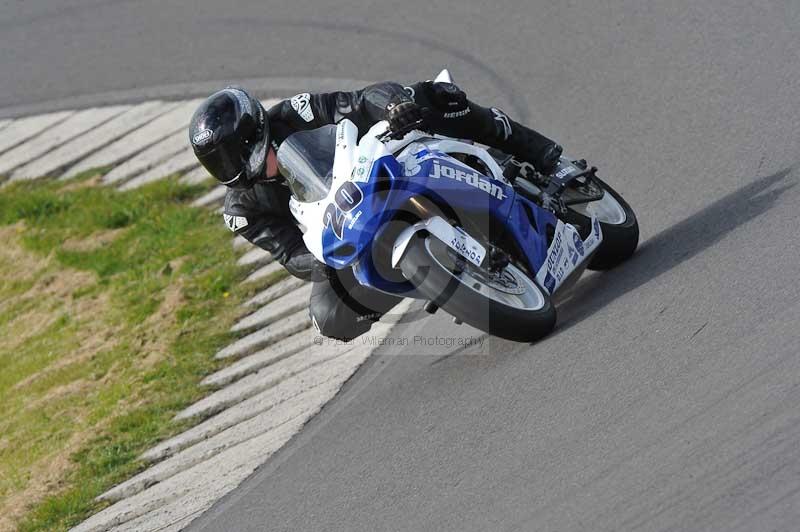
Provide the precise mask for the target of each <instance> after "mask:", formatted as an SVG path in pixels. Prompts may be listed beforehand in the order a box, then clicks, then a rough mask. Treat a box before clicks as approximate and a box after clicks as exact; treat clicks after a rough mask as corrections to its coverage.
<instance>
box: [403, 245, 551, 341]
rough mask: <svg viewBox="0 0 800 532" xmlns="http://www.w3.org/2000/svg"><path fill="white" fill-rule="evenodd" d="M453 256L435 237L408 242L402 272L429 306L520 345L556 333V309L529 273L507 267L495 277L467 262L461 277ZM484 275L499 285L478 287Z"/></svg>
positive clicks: (480, 285)
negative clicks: (430, 303)
mask: <svg viewBox="0 0 800 532" xmlns="http://www.w3.org/2000/svg"><path fill="white" fill-rule="evenodd" d="M443 250H445V253H443ZM453 255H455V253H454V252H452V251H451V250H450V248H448V247H447V246H446V245H445V244H444V243H443V242H441V241H440V240H438V239H437V238H435V237H433V236H430V235H428V234H426V233H418V234H417V235H415V236H414V237H413V238H412V240H411V241H410V242H409V244H408V247H407V249H406V252H405V255H404V256H403V259H402V260H401V261H400V264H399V265H398V267H399V268H400V269H401V270H402V272H403V276H404V277H406V279H408V280H409V281H410V282H411V283H412V284H413V285H414V286H415V287H416V288H417V290H418V291H419V292H420V293H421V294H423V295H424V296H425V297H426V298H428V299H429V300H430V301H433V302H434V303H435V304H436V305H438V306H439V307H441V308H442V309H443V310H445V311H446V312H448V313H449V314H451V315H452V316H454V317H455V318H457V319H459V320H461V321H463V322H465V323H468V324H470V325H472V326H473V327H476V328H478V329H480V330H482V331H485V332H488V333H489V334H492V335H494V336H499V337H501V338H505V339H507V340H513V341H516V342H533V341H535V340H538V339H540V338H542V337H544V336H546V335H547V334H548V333H550V331H552V330H553V328H554V327H555V324H556V309H555V307H554V306H553V304H552V302H551V301H550V296H549V294H547V292H546V291H544V290H543V289H541V288H540V287H539V286H538V285H537V284H536V282H535V281H534V280H532V279H530V278H529V277H528V276H527V274H525V273H524V272H522V271H521V270H519V269H518V268H516V267H515V266H513V265H509V266H508V267H507V268H506V269H505V270H504V272H503V274H502V275H498V276H495V277H492V276H494V275H495V274H491V273H490V272H488V271H487V270H485V269H482V268H479V267H476V266H474V265H472V264H469V263H468V264H467V265H466V267H465V268H464V270H463V272H462V273H457V271H458V269H459V267H458V266H457V262H458V260H457V259H456V258H455V257H453ZM481 276H486V277H487V278H497V281H491V282H490V283H488V284H487V283H479V282H476V278H480V277H481ZM493 284H494V285H493ZM476 285H478V286H479V288H478V289H476ZM506 291H510V292H506ZM534 291H535V292H536V293H534ZM512 292H519V294H517V293H512ZM498 299H505V300H506V301H500V300H498Z"/></svg>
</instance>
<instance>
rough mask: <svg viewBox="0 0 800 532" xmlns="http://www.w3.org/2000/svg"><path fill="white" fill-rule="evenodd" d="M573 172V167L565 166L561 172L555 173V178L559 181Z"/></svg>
mask: <svg viewBox="0 0 800 532" xmlns="http://www.w3.org/2000/svg"><path fill="white" fill-rule="evenodd" d="M573 171H575V167H574V166H566V167H564V168H562V169H561V170H559V171H558V172H556V178H558V179H561V178H562V177H564V176H567V175H569V174H571V173H572V172H573Z"/></svg>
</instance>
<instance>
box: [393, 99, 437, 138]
mask: <svg viewBox="0 0 800 532" xmlns="http://www.w3.org/2000/svg"><path fill="white" fill-rule="evenodd" d="M425 116H426V113H425V109H423V108H422V107H420V106H419V105H417V103H416V102H413V101H410V100H407V101H400V102H392V103H390V104H389V105H387V106H386V120H387V121H388V122H389V129H390V130H391V132H392V133H393V134H394V135H396V136H402V135H404V134H405V133H407V132H408V131H410V130H412V129H421V130H423V131H424V130H427V129H428V126H427V123H426V122H427V121H426V118H425Z"/></svg>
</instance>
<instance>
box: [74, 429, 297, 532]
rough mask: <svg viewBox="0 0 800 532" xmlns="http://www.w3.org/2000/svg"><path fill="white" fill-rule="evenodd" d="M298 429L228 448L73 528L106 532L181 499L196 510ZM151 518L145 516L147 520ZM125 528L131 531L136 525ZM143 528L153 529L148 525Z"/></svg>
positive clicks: (80, 531)
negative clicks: (197, 506)
mask: <svg viewBox="0 0 800 532" xmlns="http://www.w3.org/2000/svg"><path fill="white" fill-rule="evenodd" d="M292 429H294V431H293V430H292ZM298 429H299V427H293V426H286V427H285V428H284V427H282V428H280V429H278V430H275V431H270V432H267V433H265V434H262V435H260V436H258V437H256V438H253V439H251V440H248V441H246V442H244V443H242V444H241V445H237V446H236V447H232V448H230V449H227V450H225V451H223V452H221V453H219V454H217V455H216V456H214V457H213V458H211V459H210V460H208V461H205V462H202V463H200V464H198V465H197V466H195V467H193V468H190V469H188V470H186V471H184V472H182V473H180V474H178V475H175V476H174V477H172V478H170V479H168V480H166V481H164V482H160V483H158V484H156V485H155V486H153V487H151V488H150V489H148V490H146V491H143V492H141V493H139V494H137V495H134V496H133V497H131V498H129V499H125V500H124V501H120V502H118V503H117V504H115V505H113V506H111V507H109V508H106V509H105V510H103V511H102V512H100V513H97V514H95V515H93V516H92V517H90V518H89V519H87V520H86V521H84V522H83V523H81V524H80V525H78V526H77V527H75V528H73V529H72V530H73V532H107V531H108V530H110V529H111V528H112V527H114V526H119V525H122V524H124V523H128V522H130V521H133V520H134V519H136V518H138V517H141V516H143V515H146V514H147V513H148V512H155V511H157V510H158V509H160V508H162V507H165V506H166V505H168V504H169V503H171V502H176V501H179V500H183V501H185V502H184V503H183V504H182V506H183V507H184V509H185V510H186V511H187V512H194V509H195V508H196V506H195V505H197V504H199V503H201V502H204V503H208V502H209V501H213V500H216V499H218V498H219V497H221V496H222V495H224V494H225V493H227V492H229V491H231V490H232V489H233V488H235V487H236V486H238V485H239V484H240V483H241V482H242V481H243V480H244V479H246V478H247V477H248V476H250V475H251V474H252V473H253V471H255V469H256V468H257V467H258V466H259V465H260V464H261V463H263V461H264V459H265V458H266V457H269V456H271V455H272V453H274V452H275V451H277V450H278V449H279V448H281V447H282V446H283V445H284V444H285V443H286V441H288V440H289V438H291V435H292V434H293V432H295V431H296V430H298ZM201 506H202V505H201ZM148 520H149V519H145V520H144V521H145V523H146V522H147V521H148ZM140 523H141V521H140ZM145 526H147V525H145ZM126 529H128V530H132V529H135V527H126ZM138 530H140V531H141V530H142V529H141V528H139V529H138ZM144 530H153V529H150V528H149V527H147V528H145V529H144Z"/></svg>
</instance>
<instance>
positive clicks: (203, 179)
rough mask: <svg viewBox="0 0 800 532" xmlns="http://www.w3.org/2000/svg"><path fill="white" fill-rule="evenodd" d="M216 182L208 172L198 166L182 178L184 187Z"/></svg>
mask: <svg viewBox="0 0 800 532" xmlns="http://www.w3.org/2000/svg"><path fill="white" fill-rule="evenodd" d="M213 180H214V178H213V177H211V174H209V173H208V170H206V169H205V168H203V167H202V166H198V167H197V168H195V169H194V170H192V171H191V172H189V173H187V174H186V175H185V176H183V177H181V179H180V182H181V183H183V184H184V185H202V184H203V183H210V182H212V181H213Z"/></svg>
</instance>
